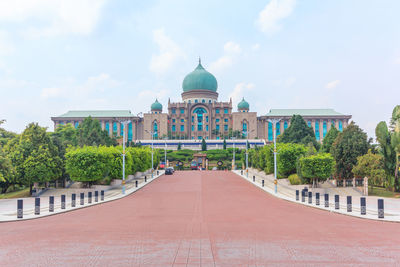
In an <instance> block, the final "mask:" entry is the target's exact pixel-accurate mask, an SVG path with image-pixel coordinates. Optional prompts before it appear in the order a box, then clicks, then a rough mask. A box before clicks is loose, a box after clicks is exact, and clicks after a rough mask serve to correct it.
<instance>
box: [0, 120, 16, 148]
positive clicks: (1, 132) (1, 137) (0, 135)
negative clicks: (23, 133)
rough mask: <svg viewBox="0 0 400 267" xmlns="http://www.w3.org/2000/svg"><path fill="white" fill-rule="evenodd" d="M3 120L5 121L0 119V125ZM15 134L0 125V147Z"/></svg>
mask: <svg viewBox="0 0 400 267" xmlns="http://www.w3.org/2000/svg"><path fill="white" fill-rule="evenodd" d="M5 122H6V120H0V125H1V124H3V123H5ZM16 136H17V134H16V133H13V132H10V131H7V130H5V129H4V128H2V127H0V148H2V147H4V146H5V145H6V144H7V142H8V140H10V139H12V138H14V137H16Z"/></svg>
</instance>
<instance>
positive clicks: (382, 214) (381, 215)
mask: <svg viewBox="0 0 400 267" xmlns="http://www.w3.org/2000/svg"><path fill="white" fill-rule="evenodd" d="M384 217H385V211H384V207H383V199H382V198H380V199H378V218H379V219H383V218H384Z"/></svg>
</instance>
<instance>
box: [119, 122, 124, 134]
mask: <svg viewBox="0 0 400 267" xmlns="http://www.w3.org/2000/svg"><path fill="white" fill-rule="evenodd" d="M120 135H121V136H123V135H124V125H123V124H122V123H121V133H120Z"/></svg>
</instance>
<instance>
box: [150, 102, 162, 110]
mask: <svg viewBox="0 0 400 267" xmlns="http://www.w3.org/2000/svg"><path fill="white" fill-rule="evenodd" d="M151 110H160V111H161V110H162V105H161V103H160V102H158V100H157V99H156V101H155V102H154V103H153V104H151Z"/></svg>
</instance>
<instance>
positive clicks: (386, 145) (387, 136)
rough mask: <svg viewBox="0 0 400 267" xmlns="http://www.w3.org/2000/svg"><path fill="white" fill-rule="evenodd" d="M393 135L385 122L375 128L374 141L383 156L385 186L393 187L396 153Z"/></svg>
mask: <svg viewBox="0 0 400 267" xmlns="http://www.w3.org/2000/svg"><path fill="white" fill-rule="evenodd" d="M392 135H393V133H392V132H391V131H389V129H388V127H387V124H386V122H385V121H381V122H379V123H378V125H377V126H376V128H375V136H376V140H377V141H378V143H379V148H380V149H379V152H380V154H381V155H382V156H383V167H384V170H385V172H386V178H387V179H388V181H387V186H388V187H389V188H394V187H395V183H396V182H395V175H394V174H395V169H396V151H395V148H394V146H393V144H392Z"/></svg>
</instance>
